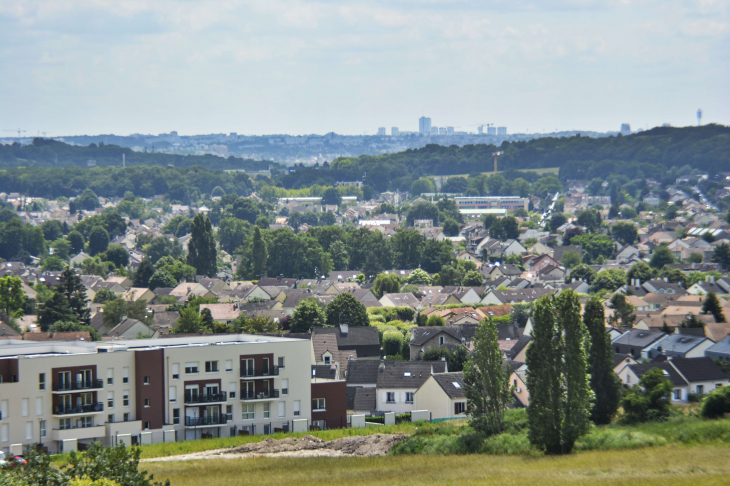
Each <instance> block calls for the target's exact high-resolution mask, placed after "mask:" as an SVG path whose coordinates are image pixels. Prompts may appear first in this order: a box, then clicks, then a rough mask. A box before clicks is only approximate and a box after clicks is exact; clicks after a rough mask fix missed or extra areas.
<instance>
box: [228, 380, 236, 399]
mask: <svg viewBox="0 0 730 486" xmlns="http://www.w3.org/2000/svg"><path fill="white" fill-rule="evenodd" d="M228 398H229V399H231V400H232V399H234V398H236V384H235V383H229V384H228Z"/></svg>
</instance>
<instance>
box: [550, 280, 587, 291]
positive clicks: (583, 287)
mask: <svg viewBox="0 0 730 486" xmlns="http://www.w3.org/2000/svg"><path fill="white" fill-rule="evenodd" d="M565 289H572V290H573V292H575V293H576V294H588V293H590V292H591V286H590V285H588V282H585V281H583V280H576V281H574V282H571V283H569V284H562V285H559V286H558V289H557V291H556V293H560V292H561V291H563V290H565Z"/></svg>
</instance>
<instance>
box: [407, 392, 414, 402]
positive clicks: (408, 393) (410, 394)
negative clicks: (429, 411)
mask: <svg viewBox="0 0 730 486" xmlns="http://www.w3.org/2000/svg"><path fill="white" fill-rule="evenodd" d="M406 403H413V393H412V392H406Z"/></svg>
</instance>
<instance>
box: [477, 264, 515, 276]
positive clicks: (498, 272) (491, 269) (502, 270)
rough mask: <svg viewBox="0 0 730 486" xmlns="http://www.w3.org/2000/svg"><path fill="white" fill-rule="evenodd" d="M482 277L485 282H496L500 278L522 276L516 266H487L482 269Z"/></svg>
mask: <svg viewBox="0 0 730 486" xmlns="http://www.w3.org/2000/svg"><path fill="white" fill-rule="evenodd" d="M482 275H484V277H485V278H486V279H487V280H496V279H498V278H501V277H511V278H516V277H519V276H520V275H522V270H520V268H519V267H518V266H517V265H510V264H505V265H494V266H489V265H487V266H483V267H482Z"/></svg>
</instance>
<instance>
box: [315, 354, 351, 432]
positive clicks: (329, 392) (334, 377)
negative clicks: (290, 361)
mask: <svg viewBox="0 0 730 486" xmlns="http://www.w3.org/2000/svg"><path fill="white" fill-rule="evenodd" d="M311 427H312V429H310V430H317V429H319V430H326V429H337V428H343V427H347V382H346V381H345V380H343V379H341V377H340V373H339V370H337V369H334V368H333V367H331V366H318V365H312V424H311Z"/></svg>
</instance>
